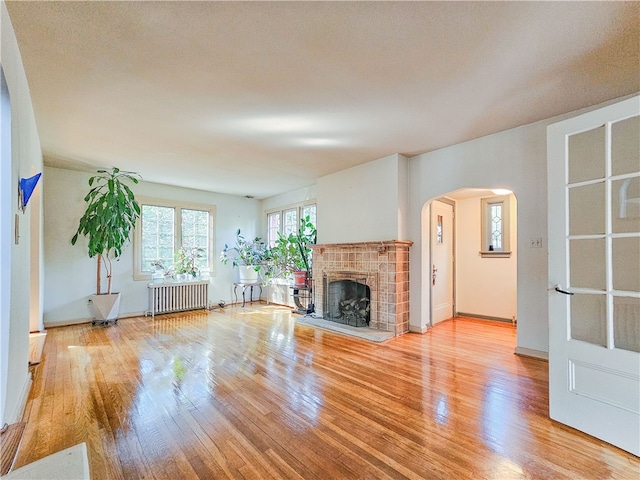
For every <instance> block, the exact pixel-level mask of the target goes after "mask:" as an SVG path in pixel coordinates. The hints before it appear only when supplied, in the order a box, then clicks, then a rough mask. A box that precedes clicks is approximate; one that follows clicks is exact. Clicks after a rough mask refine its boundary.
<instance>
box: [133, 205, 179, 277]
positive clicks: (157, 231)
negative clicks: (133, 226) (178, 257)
mask: <svg viewBox="0 0 640 480" xmlns="http://www.w3.org/2000/svg"><path fill="white" fill-rule="evenodd" d="M141 217H142V232H141V233H142V235H141V240H142V246H141V253H142V259H141V263H142V265H141V271H143V272H152V271H153V270H155V267H153V266H151V263H152V262H156V261H159V262H160V263H161V264H162V265H163V266H164V267H165V268H168V267H169V266H171V265H172V264H173V245H174V234H173V229H174V209H173V208H170V207H158V206H155V205H142V211H141Z"/></svg>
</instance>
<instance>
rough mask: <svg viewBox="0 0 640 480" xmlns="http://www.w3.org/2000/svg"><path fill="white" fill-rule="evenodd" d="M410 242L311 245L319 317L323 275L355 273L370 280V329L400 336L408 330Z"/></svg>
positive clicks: (390, 241) (387, 241) (411, 243)
mask: <svg viewBox="0 0 640 480" xmlns="http://www.w3.org/2000/svg"><path fill="white" fill-rule="evenodd" d="M411 245H413V242H408V241H399V240H382V241H373V242H354V243H333V244H316V245H311V247H312V249H313V279H314V281H313V284H314V296H315V305H316V313H317V314H318V315H319V316H322V313H323V312H322V298H323V295H324V292H323V282H322V279H323V277H324V275H325V274H337V273H344V272H357V273H360V274H365V275H367V277H368V278H369V279H370V280H369V282H368V283H369V286H370V287H371V320H370V322H369V327H370V328H375V329H378V330H385V331H390V332H394V333H395V335H401V334H403V333H406V332H408V331H409V248H410V247H411Z"/></svg>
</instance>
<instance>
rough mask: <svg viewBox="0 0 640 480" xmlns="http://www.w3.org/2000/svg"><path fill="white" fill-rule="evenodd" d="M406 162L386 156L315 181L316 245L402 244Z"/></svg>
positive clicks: (403, 159)
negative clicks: (316, 192) (368, 242)
mask: <svg viewBox="0 0 640 480" xmlns="http://www.w3.org/2000/svg"><path fill="white" fill-rule="evenodd" d="M406 164H407V160H406V159H405V158H404V157H403V156H402V155H398V154H394V155H389V156H388V157H384V158H381V159H378V160H374V161H372V162H369V163H365V164H363V165H358V166H356V167H352V168H349V169H346V170H342V171H340V172H337V173H333V174H331V175H326V176H324V177H321V178H319V179H318V183H317V185H318V187H317V188H318V243H341V242H365V241H379V240H406V238H404V237H403V236H404V235H405V231H406V230H407V229H406V221H403V219H404V218H406V216H405V211H403V209H405V208H406V205H407V203H408V201H406V200H405V199H406V198H407V197H406V194H405V191H404V188H403V187H404V184H403V181H404V179H405V178H406V176H407V166H406Z"/></svg>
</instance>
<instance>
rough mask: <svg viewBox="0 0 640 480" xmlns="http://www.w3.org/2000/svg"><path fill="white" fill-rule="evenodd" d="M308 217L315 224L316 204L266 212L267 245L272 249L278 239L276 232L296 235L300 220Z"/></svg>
mask: <svg viewBox="0 0 640 480" xmlns="http://www.w3.org/2000/svg"><path fill="white" fill-rule="evenodd" d="M307 216H308V217H309V219H310V220H311V223H313V224H314V225H315V224H316V204H315V203H310V204H298V205H295V206H290V207H287V208H284V209H281V210H276V211H271V212H267V244H268V245H269V246H270V247H273V246H274V245H275V243H276V240H277V239H278V232H280V233H282V234H283V235H289V234H290V233H296V232H297V231H298V228H299V227H300V223H301V221H302V219H304V218H306V217H307Z"/></svg>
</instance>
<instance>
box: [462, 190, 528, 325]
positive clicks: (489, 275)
mask: <svg viewBox="0 0 640 480" xmlns="http://www.w3.org/2000/svg"><path fill="white" fill-rule="evenodd" d="M509 197H510V210H509V214H510V239H509V242H510V244H511V256H510V257H509V258H482V257H481V255H480V253H479V252H480V246H481V236H482V228H481V227H482V223H481V222H482V215H481V212H482V210H481V208H482V207H481V197H474V198H466V199H462V200H456V248H455V251H456V310H457V311H458V312H464V313H470V314H475V315H482V316H488V317H496V318H501V319H509V320H511V318H512V317H513V316H514V315H516V312H517V296H516V295H517V281H518V279H517V256H518V245H517V238H518V237H517V218H516V216H517V206H516V200H515V197H514V196H513V195H510V196H509Z"/></svg>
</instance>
